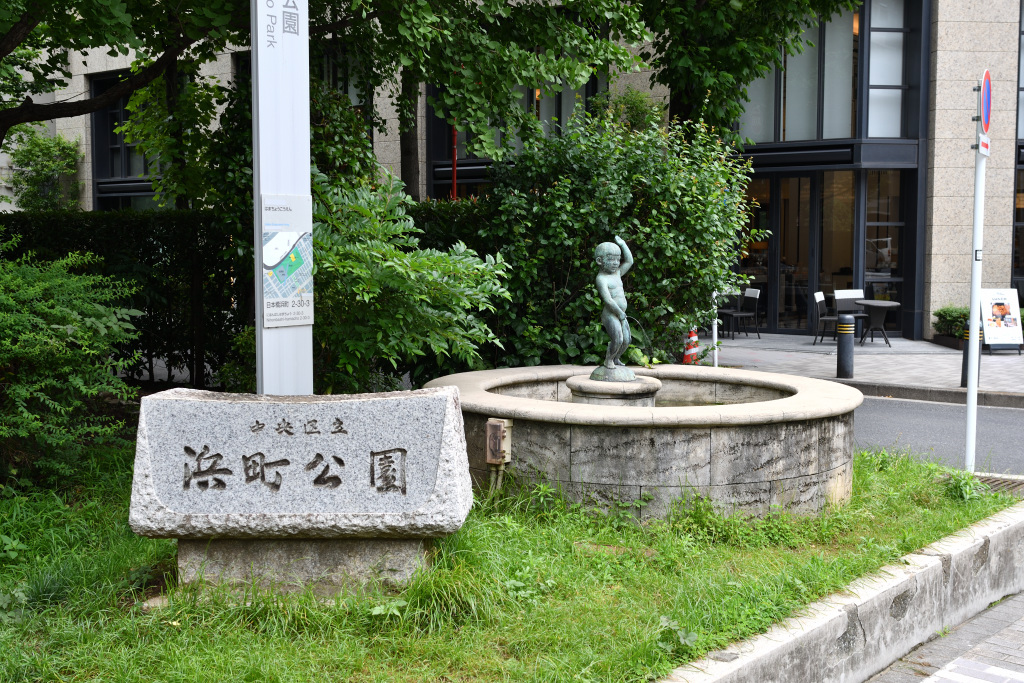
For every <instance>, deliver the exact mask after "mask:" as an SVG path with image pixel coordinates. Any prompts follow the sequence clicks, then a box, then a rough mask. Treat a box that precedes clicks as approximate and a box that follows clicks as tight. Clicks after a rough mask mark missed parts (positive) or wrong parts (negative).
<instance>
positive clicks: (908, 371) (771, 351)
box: [701, 334, 1024, 392]
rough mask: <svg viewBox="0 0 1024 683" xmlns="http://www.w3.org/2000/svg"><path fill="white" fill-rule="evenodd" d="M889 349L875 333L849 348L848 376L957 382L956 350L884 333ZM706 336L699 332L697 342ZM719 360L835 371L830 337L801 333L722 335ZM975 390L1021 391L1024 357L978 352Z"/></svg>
mask: <svg viewBox="0 0 1024 683" xmlns="http://www.w3.org/2000/svg"><path fill="white" fill-rule="evenodd" d="M890 339H891V341H892V348H889V347H888V346H886V345H885V342H884V341H882V339H881V337H879V336H876V337H875V341H874V342H871V341H870V340H869V341H867V342H865V343H864V344H863V345H861V344H860V343H859V342H858V343H857V344H855V348H854V362H853V376H854V378H855V379H857V380H861V381H867V382H879V383H884V384H899V385H907V386H909V385H914V386H922V387H937V388H957V387H959V386H960V369H961V365H962V362H963V361H962V353H961V352H960V351H956V350H953V349H948V348H946V347H943V346H939V345H938V344H933V343H931V342H927V341H911V340H908V339H901V338H890ZM707 341H709V339H708V338H707V337H705V336H702V337H701V342H702V343H706V342H707ZM718 362H719V364H720V365H727V366H732V367H742V368H747V369H749V370H763V371H765V372H781V373H785V374H792V375H803V376H805V377H820V378H822V379H830V378H835V376H836V343H835V342H834V341H832V340H831V339H828V340H826V341H824V342H818V344H816V345H814V344H812V339H811V337H808V336H804V335H783V334H771V335H769V334H762V335H761V339H758V338H757V337H756V336H755V335H751V336H750V337H745V336H743V335H742V334H740V335H739V336H737V337H736V339H735V340H732V339H724V340H723V341H722V350H721V351H720V352H719V359H718ZM979 389H981V390H982V391H1010V392H1022V391H1024V356H1018V355H1017V354H1016V353H1015V352H1012V351H997V352H996V353H994V354H992V355H989V354H987V353H985V354H982V357H981V377H980V380H979Z"/></svg>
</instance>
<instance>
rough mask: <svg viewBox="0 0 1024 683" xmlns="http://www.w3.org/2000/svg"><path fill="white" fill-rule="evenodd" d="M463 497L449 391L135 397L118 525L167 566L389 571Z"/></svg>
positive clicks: (267, 572)
mask: <svg viewBox="0 0 1024 683" xmlns="http://www.w3.org/2000/svg"><path fill="white" fill-rule="evenodd" d="M472 501H473V497H472V490H471V485H470V478H469V467H468V460H467V456H466V442H465V434H464V432H463V424H462V413H461V410H460V407H459V400H458V391H457V390H454V389H452V388H450V387H445V388H441V389H423V390H419V391H410V392H393V393H387V394H358V395H351V396H257V395H250V394H220V393H214V392H205V391H195V390H190V389H172V390H170V391H164V392H161V393H159V394H154V395H152V396H147V397H145V398H143V399H142V409H141V413H140V416H139V431H138V444H137V449H136V455H135V475H134V481H133V484H132V502H131V515H130V523H131V527H132V529H133V530H134V531H135V532H136V533H138V534H141V535H143V536H150V537H155V538H177V539H179V543H178V564H179V572H180V578H181V580H183V581H186V582H187V581H192V580H195V579H196V578H198V577H199V576H200V575H202V576H204V577H205V578H207V579H210V580H238V581H246V580H250V579H251V578H252V575H253V574H257V575H258V577H257V578H259V579H261V580H269V581H273V582H281V583H286V584H291V585H298V584H306V583H313V584H315V585H316V584H320V585H324V584H326V585H327V586H340V585H345V584H350V583H353V582H363V581H366V580H377V579H380V580H384V581H389V582H393V583H401V582H403V581H405V580H407V579H408V578H409V577H410V576H411V575H412V573H413V572H414V571H415V569H416V568H417V567H420V566H423V565H424V564H425V563H426V561H427V560H428V558H429V545H430V544H429V540H427V539H430V538H432V537H438V536H444V535H447V534H450V533H453V532H454V531H456V530H458V529H459V528H460V527H461V526H462V523H463V522H464V521H465V518H466V515H467V514H468V512H469V508H470V506H471V505H472Z"/></svg>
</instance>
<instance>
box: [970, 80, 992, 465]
mask: <svg viewBox="0 0 1024 683" xmlns="http://www.w3.org/2000/svg"><path fill="white" fill-rule="evenodd" d="M977 90H978V91H979V94H978V98H979V102H980V101H981V98H982V96H983V95H982V93H981V86H980V85H979V87H978V88H977ZM978 110H979V114H981V113H982V112H981V106H979V107H978ZM979 119H980V116H979ZM978 138H979V139H978V144H977V145H976V149H977V153H976V154H975V156H974V240H973V244H972V247H971V314H970V315H971V317H970V339H969V340H968V342H967V343H968V347H967V444H966V452H965V454H964V469H965V470H967V471H968V472H973V471H974V453H975V450H976V446H977V428H978V358H979V355H980V353H981V340H980V336H981V335H980V332H981V254H982V242H983V237H984V235H983V231H984V227H985V165H986V162H987V161H988V154H987V152H988V147H987V145H988V138H987V137H985V136H983V135H982V133H981V123H980V121H979V124H978ZM983 140H984V145H983V144H982V141H983Z"/></svg>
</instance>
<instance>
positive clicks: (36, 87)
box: [0, 0, 249, 146]
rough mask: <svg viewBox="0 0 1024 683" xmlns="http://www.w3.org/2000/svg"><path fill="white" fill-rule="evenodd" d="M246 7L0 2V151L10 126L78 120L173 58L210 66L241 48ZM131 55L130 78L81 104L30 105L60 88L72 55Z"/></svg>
mask: <svg viewBox="0 0 1024 683" xmlns="http://www.w3.org/2000/svg"><path fill="white" fill-rule="evenodd" d="M248 30H249V26H248V2H245V0H181V2H177V3H173V4H171V3H159V2H157V3H154V2H148V1H146V0H84V1H78V0H75V1H72V0H6V1H5V2H3V3H0V146H2V145H3V142H4V139H5V138H6V137H7V133H8V132H9V131H10V129H11V128H12V127H13V126H16V125H18V124H22V123H32V122H36V121H47V120H50V119H59V118H65V117H70V116H81V115H83V114H90V113H92V112H94V111H98V110H100V109H102V108H104V107H108V106H110V105H112V104H114V103H116V102H117V101H118V100H120V99H121V98H122V97H125V96H127V95H130V94H131V93H133V92H135V91H136V90H138V89H139V88H141V87H144V86H145V85H147V84H149V83H151V82H153V80H154V79H156V78H157V77H158V76H160V75H161V74H163V73H164V72H165V71H166V70H167V69H168V68H172V67H173V65H174V64H175V63H176V62H177V61H178V60H179V59H189V60H203V59H212V58H213V56H214V54H215V53H216V52H217V51H218V50H221V49H223V47H224V45H226V44H227V42H228V41H232V42H236V43H238V42H242V43H244V42H248ZM100 49H102V50H104V51H106V52H107V54H110V55H119V54H120V55H129V54H133V55H134V58H135V59H134V63H133V68H132V73H131V75H129V76H128V77H127V78H125V79H124V80H123V81H121V82H120V83H118V84H117V85H115V86H114V87H112V88H110V89H109V90H107V91H105V92H104V93H102V94H100V95H97V96H94V97H88V98H85V99H83V100H75V101H62V102H52V103H37V102H35V101H34V100H33V96H37V95H41V94H45V93H50V92H53V91H55V90H59V89H61V88H64V87H66V86H67V84H68V79H69V78H70V77H71V68H70V67H71V65H70V62H69V54H70V53H71V52H72V51H77V52H85V51H88V50H100Z"/></svg>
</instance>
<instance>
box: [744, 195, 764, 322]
mask: <svg viewBox="0 0 1024 683" xmlns="http://www.w3.org/2000/svg"><path fill="white" fill-rule="evenodd" d="M747 199H748V200H750V202H751V207H750V229H751V230H769V229H771V211H770V208H771V180H770V179H768V178H765V177H760V178H752V179H751V181H750V182H749V183H748V184H747ZM740 272H741V273H743V274H744V275H748V276H750V286H751V287H753V288H755V289H760V290H761V291H762V292H767V289H766V286H767V284H768V239H767V238H765V240H764V241H763V242H751V243H750V244H749V245H747V250H746V251H745V252H744V253H743V254H742V256H741V257H740ZM763 304H764V302H762V305H763Z"/></svg>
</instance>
